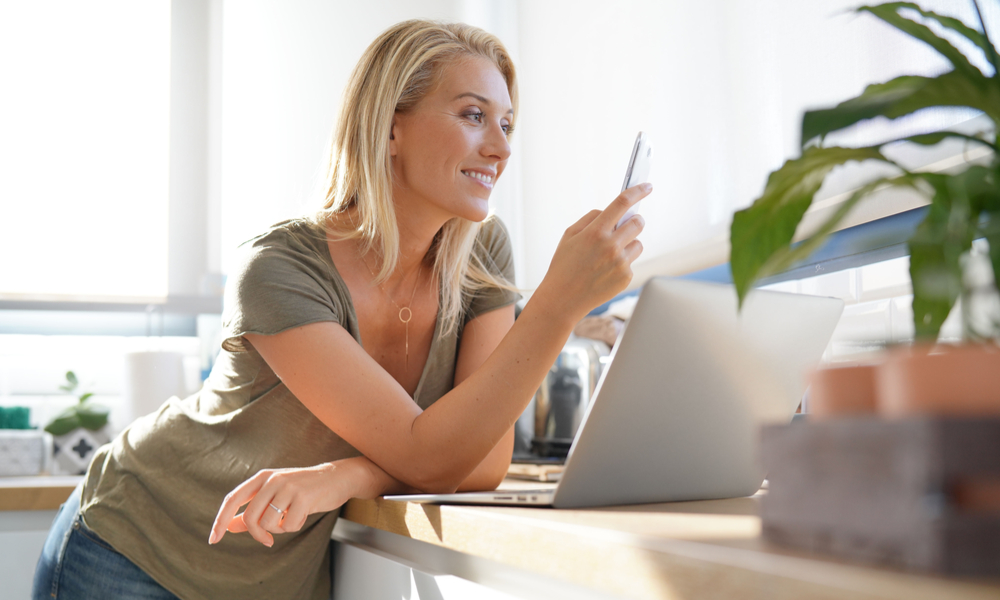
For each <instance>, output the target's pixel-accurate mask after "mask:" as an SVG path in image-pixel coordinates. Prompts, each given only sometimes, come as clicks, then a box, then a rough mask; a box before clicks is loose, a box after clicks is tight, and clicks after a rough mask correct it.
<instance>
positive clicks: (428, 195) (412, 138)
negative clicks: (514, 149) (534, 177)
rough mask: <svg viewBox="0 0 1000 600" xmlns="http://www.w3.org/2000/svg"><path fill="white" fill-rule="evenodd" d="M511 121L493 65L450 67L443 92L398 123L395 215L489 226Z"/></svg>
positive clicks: (392, 146) (392, 145)
mask: <svg viewBox="0 0 1000 600" xmlns="http://www.w3.org/2000/svg"><path fill="white" fill-rule="evenodd" d="M513 118H514V113H513V110H512V109H511V102H510V94H508V92H507V84H506V82H505V81H504V78H503V76H502V75H501V74H500V71H498V70H497V68H496V67H495V66H493V64H492V63H490V62H489V61H487V60H486V59H484V58H480V57H466V58H463V59H461V60H458V61H456V62H454V63H452V64H451V65H449V66H447V67H446V68H445V69H444V71H443V72H442V73H441V74H440V80H439V82H438V84H437V86H436V87H435V88H434V89H432V91H431V92H430V93H429V94H428V95H427V96H426V97H424V99H423V100H421V101H420V102H419V103H418V104H417V105H416V106H415V107H414V108H413V110H411V111H409V112H407V113H405V114H402V113H399V114H397V115H396V117H395V119H394V121H393V127H392V137H393V139H392V140H390V142H389V152H390V154H391V156H392V167H393V171H394V175H395V186H394V192H395V198H394V199H395V200H396V205H397V210H403V211H406V212H412V211H422V213H423V214H425V215H427V216H429V217H430V216H433V217H438V218H443V219H444V220H447V219H450V218H452V217H462V218H465V219H469V220H471V221H482V220H483V219H485V218H486V216H487V213H488V210H489V198H490V192H491V191H492V190H493V186H494V185H495V184H496V181H497V178H498V177H499V176H500V174H501V173H503V170H504V167H505V166H506V165H507V159H508V158H509V157H510V145H509V144H508V143H507V134H508V131H509V129H510V123H511V121H512V120H513Z"/></svg>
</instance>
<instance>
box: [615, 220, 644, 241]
mask: <svg viewBox="0 0 1000 600" xmlns="http://www.w3.org/2000/svg"><path fill="white" fill-rule="evenodd" d="M645 228H646V219H644V218H643V217H642V215H632V216H631V217H629V219H628V220H627V221H625V222H624V223H622V226H621V227H619V228H618V229H615V232H614V236H615V237H617V238H618V239H619V240H620V241H621V242H622V243H626V244H627V243H628V242H631V241H632V240H634V239H635V238H636V237H637V236H638V235H639V234H640V233H642V230H643V229H645Z"/></svg>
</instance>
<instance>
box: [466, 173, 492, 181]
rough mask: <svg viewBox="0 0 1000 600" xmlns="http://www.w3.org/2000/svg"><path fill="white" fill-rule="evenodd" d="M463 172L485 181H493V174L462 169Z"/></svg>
mask: <svg viewBox="0 0 1000 600" xmlns="http://www.w3.org/2000/svg"><path fill="white" fill-rule="evenodd" d="M462 173H464V174H465V175H468V176H469V177H472V178H473V179H478V180H479V181H482V182H483V183H493V176H492V175H483V174H482V173H477V172H475V171H462Z"/></svg>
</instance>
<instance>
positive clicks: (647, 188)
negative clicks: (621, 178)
mask: <svg viewBox="0 0 1000 600" xmlns="http://www.w3.org/2000/svg"><path fill="white" fill-rule="evenodd" d="M642 187H643V189H644V190H646V191H647V192H648V191H650V190H652V189H653V184H652V183H649V182H648V181H647V182H646V183H644V184H642Z"/></svg>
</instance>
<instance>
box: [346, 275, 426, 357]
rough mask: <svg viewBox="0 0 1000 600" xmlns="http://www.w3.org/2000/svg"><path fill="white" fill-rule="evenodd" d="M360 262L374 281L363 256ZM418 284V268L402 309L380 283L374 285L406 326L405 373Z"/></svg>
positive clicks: (373, 276)
mask: <svg viewBox="0 0 1000 600" xmlns="http://www.w3.org/2000/svg"><path fill="white" fill-rule="evenodd" d="M361 262H363V263H365V268H366V269H368V272H369V273H371V275H372V281H375V271H372V268H371V267H369V266H368V261H367V260H365V257H364V256H362V257H361ZM419 283H420V267H419V266H418V267H417V276H416V278H415V279H414V281H413V293H411V294H410V302H409V303H408V304H407V305H406V306H403V307H400V306H399V304H396V301H395V300H393V299H392V296H390V295H389V293H388V292H386V291H385V288H384V287H382V284H381V283H376V284H375V285H377V286H378V289H380V290H382V293H383V294H385V297H386V298H388V299H389V302H392V305H393V306H395V307H396V309H397V310H399V320H400V322H402V323H403V325H405V326H406V338H405V340H406V342H405V346H404V352H405V357H404V359H403V369H405V370H406V371H409V370H410V320H411V319H412V318H413V311H412V310H410V305H411V304H413V299H414V298H416V297H417V285H418V284H419ZM404 315H405V316H404Z"/></svg>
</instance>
